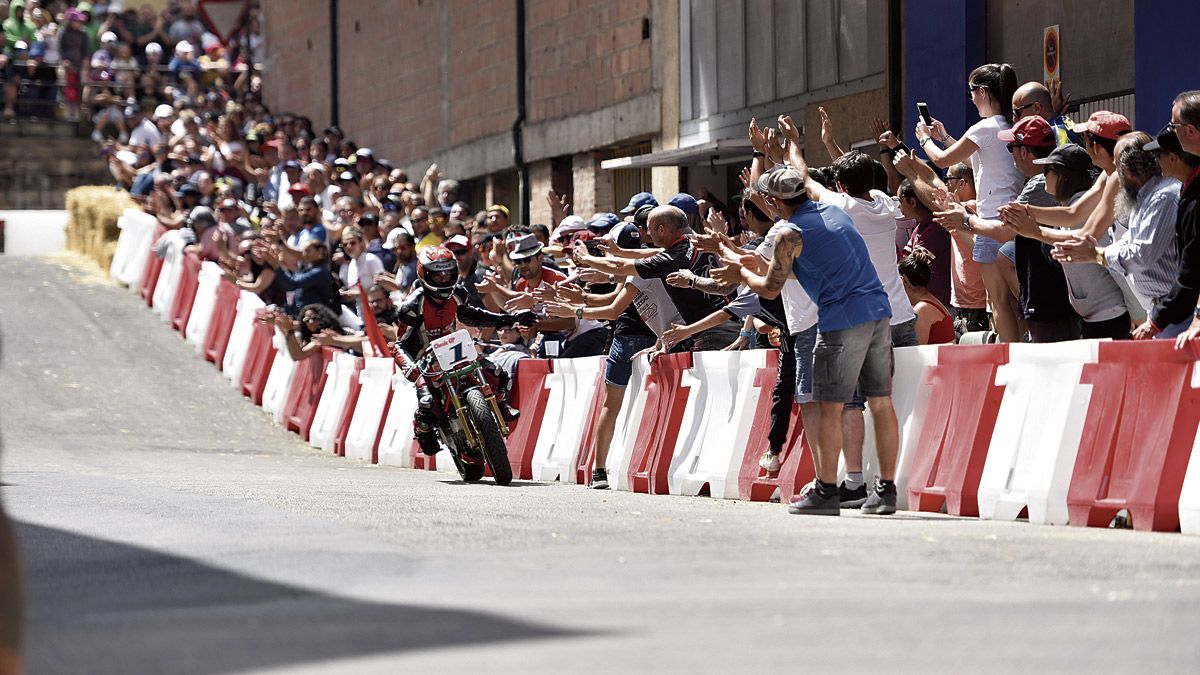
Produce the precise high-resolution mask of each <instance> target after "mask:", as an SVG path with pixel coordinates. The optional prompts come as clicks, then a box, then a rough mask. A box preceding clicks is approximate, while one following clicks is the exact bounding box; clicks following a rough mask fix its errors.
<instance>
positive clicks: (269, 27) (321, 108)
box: [262, 0, 329, 132]
mask: <svg viewBox="0 0 1200 675" xmlns="http://www.w3.org/2000/svg"><path fill="white" fill-rule="evenodd" d="M262 12H263V27H264V30H265V31H266V34H265V36H264V39H265V43H264V45H265V50H266V52H265V57H264V58H265V63H264V64H263V65H264V69H265V72H264V76H263V89H264V95H265V97H266V100H267V103H268V105H270V106H271V108H272V109H274V110H276V111H279V112H295V113H297V114H300V115H306V116H308V117H311V118H312V120H313V126H314V127H315V128H316V129H317V131H318V132H319V131H320V130H321V129H324V128H325V127H326V126H327V125H328V124H329V4H328V3H325V2H286V1H285V0H267V1H265V2H263V3H262Z"/></svg>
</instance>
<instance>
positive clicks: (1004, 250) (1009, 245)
mask: <svg viewBox="0 0 1200 675" xmlns="http://www.w3.org/2000/svg"><path fill="white" fill-rule="evenodd" d="M999 251H1000V255H1002V256H1004V257H1005V258H1008V260H1009V262H1014V263H1015V262H1017V240H1016V239H1013V240H1012V241H1006V242H1004V243H1003V244H1000V248H999Z"/></svg>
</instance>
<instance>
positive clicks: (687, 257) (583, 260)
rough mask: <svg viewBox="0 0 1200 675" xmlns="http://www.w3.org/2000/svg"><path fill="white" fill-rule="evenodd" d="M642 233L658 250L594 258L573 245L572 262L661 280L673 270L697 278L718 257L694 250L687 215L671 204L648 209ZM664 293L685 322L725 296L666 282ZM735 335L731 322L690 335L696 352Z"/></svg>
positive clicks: (713, 307)
mask: <svg viewBox="0 0 1200 675" xmlns="http://www.w3.org/2000/svg"><path fill="white" fill-rule="evenodd" d="M647 223H648V224H647V228H646V233H647V234H648V235H649V236H650V240H651V241H652V242H653V243H654V245H655V246H658V247H659V248H661V249H662V251H660V252H658V253H656V254H654V255H652V256H650V257H648V258H644V259H640V260H630V259H627V258H614V257H596V256H591V255H588V254H587V253H586V252H585V251H584V250H583V249H581V248H576V249H575V252H574V254H573V255H574V258H575V262H576V264H578V265H581V266H583V267H591V268H594V269H598V270H600V271H601V272H607V273H608V274H613V275H616V276H626V277H637V278H638V279H662V280H665V279H666V278H667V277H668V276H670V275H671V274H672V273H674V272H678V271H681V270H688V271H690V272H691V273H692V274H693V275H695V276H697V277H707V276H708V271H709V269H711V268H712V267H714V266H716V265H717V263H718V259H717V257H716V256H715V255H713V254H711V253H705V252H703V251H701V250H699V249H697V248H696V247H695V246H694V245H693V244H692V240H691V239H689V238H688V237H687V236H686V235H685V231H686V228H687V217H686V216H685V215H684V213H683V211H681V210H679V209H678V208H676V207H674V206H659V207H657V208H655V209H654V210H653V211H651V212H650V217H649V219H648V221H647ZM666 292H667V295H668V297H670V299H671V302H672V303H673V304H674V305H675V308H676V309H677V310H678V311H679V315H680V316H681V317H682V318H683V320H684V321H685V322H687V323H689V324H690V323H695V322H697V321H700V320H701V319H703V318H704V317H706V316H708V315H709V314H712V313H713V312H715V311H717V310H719V309H721V308H722V307H724V306H725V304H726V302H727V300H728V298H726V297H724V296H717V295H708V294H706V293H703V292H701V291H699V290H697V289H696V288H694V287H686V288H677V287H674V286H670V285H667V286H666ZM737 337H738V325H737V323H735V322H733V321H727V322H726V323H724V324H722V325H720V326H717V327H716V328H710V329H709V330H706V331H704V332H702V333H700V334H698V335H696V336H695V338H693V345H692V348H693V349H694V350H698V351H711V350H716V349H723V348H725V347H726V346H728V345H729V344H730V343H731V342H733V341H734V340H736V339H737Z"/></svg>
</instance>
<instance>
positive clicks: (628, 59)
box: [526, 0, 652, 141]
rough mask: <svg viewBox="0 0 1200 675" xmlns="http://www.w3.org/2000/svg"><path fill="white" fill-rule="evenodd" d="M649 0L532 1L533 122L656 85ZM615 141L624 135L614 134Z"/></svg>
mask: <svg viewBox="0 0 1200 675" xmlns="http://www.w3.org/2000/svg"><path fill="white" fill-rule="evenodd" d="M650 13H651V8H650V2H649V0H619V1H611V2H567V0H528V2H527V3H526V25H527V35H526V46H527V49H528V64H527V66H528V78H529V79H528V88H529V89H528V95H529V99H528V100H529V110H528V117H529V120H530V121H531V122H538V121H542V120H548V119H557V118H560V117H565V116H568V115H575V114H579V113H584V112H591V111H593V110H599V109H601V108H605V107H607V106H610V105H612V104H614V103H619V102H621V101H627V100H629V99H631V98H634V97H636V96H639V95H641V94H645V93H647V92H649V91H650V89H651V87H652V82H651V78H652V69H651V53H650V39H649V38H646V39H643V37H642V21H643V19H647V18H649V17H650ZM613 140H614V141H617V140H621V139H613Z"/></svg>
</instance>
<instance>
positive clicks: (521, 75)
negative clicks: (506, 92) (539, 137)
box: [512, 0, 530, 225]
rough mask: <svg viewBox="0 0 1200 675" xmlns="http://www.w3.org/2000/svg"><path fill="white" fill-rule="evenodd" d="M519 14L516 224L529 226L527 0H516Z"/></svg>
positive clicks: (514, 150) (514, 126)
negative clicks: (525, 139) (524, 136)
mask: <svg viewBox="0 0 1200 675" xmlns="http://www.w3.org/2000/svg"><path fill="white" fill-rule="evenodd" d="M516 2H517V6H516V13H517V45H516V48H517V119H516V120H515V121H514V122H513V125H512V143H513V164H514V165H515V166H516V167H517V192H518V194H519V195H520V201H519V203H518V204H517V219H516V221H515V222H518V223H524V224H526V225H528V224H529V213H528V212H529V199H530V196H529V165H528V164H526V163H525V146H524V142H523V140H522V138H521V129H522V127H524V126H525V0H516Z"/></svg>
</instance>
